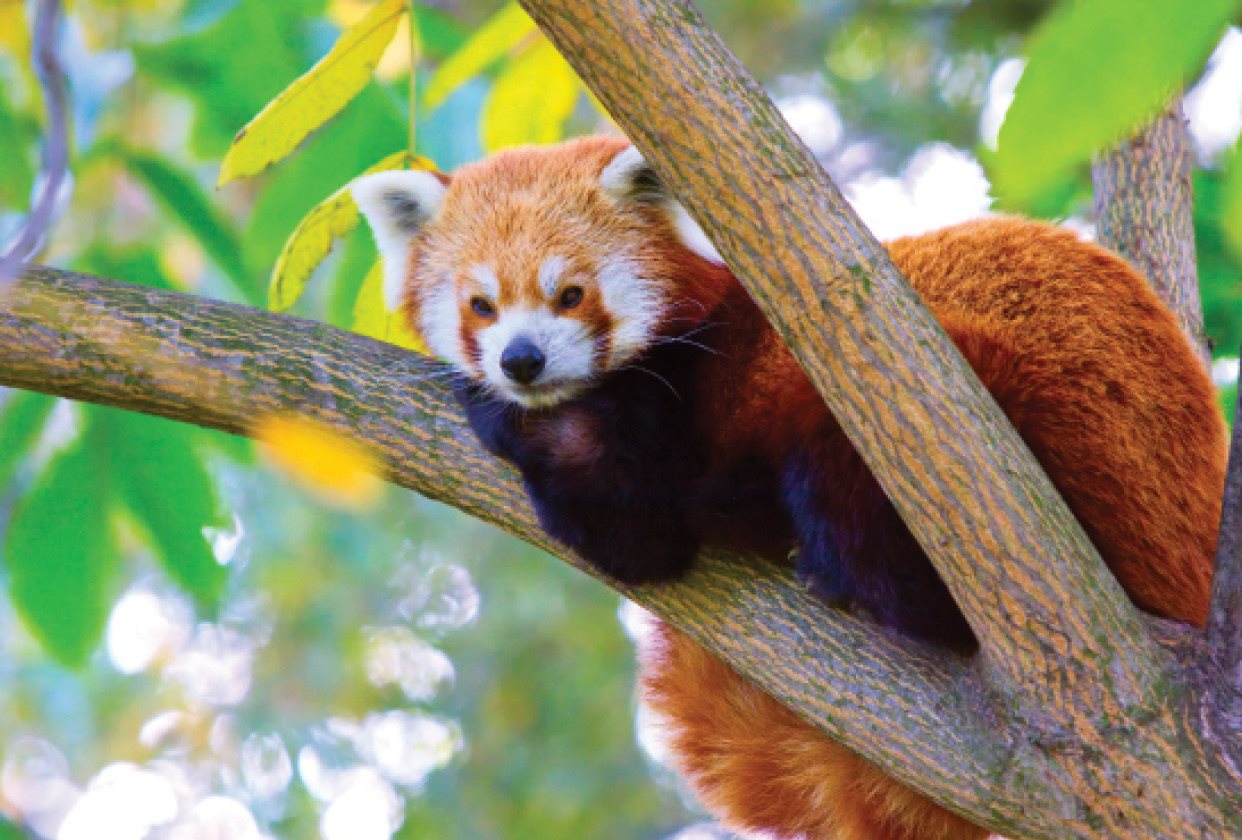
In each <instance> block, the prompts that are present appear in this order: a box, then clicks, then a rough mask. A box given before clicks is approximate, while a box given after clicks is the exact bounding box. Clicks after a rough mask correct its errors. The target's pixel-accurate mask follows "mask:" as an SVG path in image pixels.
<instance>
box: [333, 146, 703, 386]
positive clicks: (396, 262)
mask: <svg viewBox="0 0 1242 840" xmlns="http://www.w3.org/2000/svg"><path fill="white" fill-rule="evenodd" d="M352 191H353V195H354V198H355V200H356V201H357V203H358V205H359V207H360V209H362V211H363V213H364V214H365V215H366V216H367V219H368V221H369V222H370V223H371V227H372V230H373V232H374V233H375V236H376V241H377V243H378V244H379V246H380V251H381V254H382V256H383V258H384V266H385V291H386V299H387V300H388V302H389V305H390V307H392V308H396V307H397V306H403V307H404V309H405V312H406V313H407V314H408V315H409V317H410V318H411V320H412V322H413V324H414V326H415V327H416V329H417V330H418V331H419V332H420V334H421V335H422V336H423V338H424V340H425V341H426V342H427V345H428V347H429V348H430V349H431V351H432V352H433V353H435V354H436V355H437V356H440V357H441V358H443V359H445V360H447V361H449V362H450V363H452V364H453V365H455V366H456V367H457V368H458V369H460V370H461V371H462V372H464V373H466V374H467V375H468V376H470V377H471V378H473V379H474V380H476V381H477V382H480V383H482V384H485V385H486V386H488V387H489V388H490V389H491V390H493V391H494V392H495V393H497V394H499V395H501V396H503V397H505V398H506V399H509V400H511V401H513V402H515V403H519V404H521V405H523V406H526V407H529V408H543V407H548V406H553V405H556V404H558V403H561V402H563V401H565V400H567V399H570V398H572V397H574V396H575V395H577V394H579V393H581V392H582V391H583V390H584V389H586V388H588V387H589V386H590V385H591V383H592V382H594V381H595V380H596V379H598V377H599V376H601V375H603V374H605V373H607V372H608V371H611V370H616V369H618V368H621V367H624V366H625V365H626V364H628V363H631V362H633V361H634V359H635V358H636V357H637V356H638V355H640V354H641V353H642V352H643V351H644V350H645V349H646V348H647V347H649V346H650V345H651V344H652V342H653V341H655V340H657V336H659V335H661V334H663V333H664V332H667V331H668V328H669V327H670V325H671V323H672V322H673V321H675V320H680V319H677V318H674V317H672V313H674V312H675V311H678V312H679V311H680V309H681V308H682V307H683V306H684V298H685V297H686V296H687V295H688V294H689V291H688V290H687V289H686V288H684V286H685V277H684V275H685V274H686V270H687V266H691V265H692V264H694V263H695V262H696V261H697V262H698V263H700V264H706V263H705V261H706V260H714V261H716V262H715V265H718V260H719V257H717V256H716V255H715V252H714V250H712V249H711V246H710V243H708V242H707V240H706V238H705V237H703V235H702V232H701V231H698V229H697V227H694V226H693V223H692V222H690V221H689V217H688V216H686V214H685V211H684V210H682V209H681V208H680V207H679V206H678V205H676V204H675V202H673V201H672V200H671V199H668V198H667V196H666V194H665V193H663V191H662V190H661V188H660V187H659V182H658V181H657V180H656V179H655V176H654V174H653V173H652V172H651V170H650V169H649V168H648V167H647V166H646V164H645V163H643V161H642V158H641V157H640V156H639V155H638V153H637V152H636V151H635V150H633V149H632V148H631V147H629V146H628V145H627V144H625V143H624V141H620V140H613V139H606V138H589V139H587V140H580V141H574V142H571V143H566V144H562V145H560V146H551V147H545V148H524V149H515V150H511V151H509V152H505V153H502V154H500V155H497V156H495V157H493V158H490V159H488V160H485V161H482V162H480V163H477V164H473V165H471V166H468V167H464V168H463V169H461V170H459V171H458V172H457V173H456V174H455V175H454V176H453V178H452V180H451V181H448V182H447V184H446V183H445V182H444V180H442V179H441V178H440V177H438V176H435V175H433V174H431V173H427V172H382V173H377V174H374V175H369V176H365V177H364V178H361V179H359V180H358V181H356V182H355V183H354V184H353V185H352ZM698 297H701V295H699V294H697V292H696V294H695V298H696V301H697V298H698ZM695 306H696V307H697V308H698V310H702V308H703V307H702V305H701V302H696V303H695Z"/></svg>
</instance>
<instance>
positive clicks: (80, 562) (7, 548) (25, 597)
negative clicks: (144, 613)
mask: <svg viewBox="0 0 1242 840" xmlns="http://www.w3.org/2000/svg"><path fill="white" fill-rule="evenodd" d="M107 499H108V487H107V486H106V480H105V476H104V475H103V474H102V473H101V472H100V470H99V463H98V461H97V459H96V457H95V453H94V452H92V447H90V446H88V445H87V443H86V441H85V440H84V439H82V438H79V439H78V440H77V441H76V442H75V443H73V444H72V445H71V446H70V447H69V448H68V449H66V450H64V451H62V452H60V453H59V454H58V455H57V456H56V457H55V458H53V459H52V461H51V462H50V463H49V464H48V465H47V467H45V468H44V470H43V473H42V475H40V476H39V480H38V481H37V482H36V483H35V485H34V487H33V488H31V490H30V492H29V493H28V494H27V495H26V496H25V498H23V499H22V500H21V501H20V502H19V503H18V505H17V507H16V509H15V510H14V511H13V518H12V520H11V521H10V523H9V528H8V533H7V535H6V538H5V541H4V561H5V565H6V566H7V568H8V571H9V594H10V596H11V597H12V599H13V605H14V606H15V607H16V608H17V612H18V614H19V615H21V617H22V620H23V621H24V622H25V624H26V626H27V627H28V628H29V629H30V632H31V634H32V635H33V636H34V637H35V638H36V639H38V640H39V642H40V644H42V645H43V648H44V649H45V650H46V651H47V652H48V653H49V654H50V655H51V656H52V657H53V658H55V659H56V660H57V661H59V662H61V663H63V664H65V665H68V666H70V667H78V666H81V665H83V664H84V663H85V662H86V659H87V657H88V656H89V655H90V652H91V651H92V650H93V649H94V648H95V645H96V644H97V643H98V642H99V638H100V636H101V635H102V633H103V628H104V622H105V621H106V620H107V617H108V605H109V603H110V595H111V589H112V578H113V574H114V572H115V570H116V567H117V554H116V549H115V546H114V545H113V542H112V539H111V534H110V533H109V528H108V516H107V507H108V505H107Z"/></svg>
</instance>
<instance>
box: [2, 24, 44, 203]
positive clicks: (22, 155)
mask: <svg viewBox="0 0 1242 840" xmlns="http://www.w3.org/2000/svg"><path fill="white" fill-rule="evenodd" d="M3 5H4V4H3V2H0V7H2V6H3ZM16 5H17V7H18V9H19V10H20V9H21V5H22V4H20V3H18V4H16ZM0 25H3V15H2V14H0ZM37 138H38V131H37V128H36V126H35V124H34V122H33V121H32V120H30V119H28V118H26V117H25V116H24V115H22V114H19V113H17V112H16V111H15V110H13V108H12V106H11V105H10V104H9V101H8V96H7V94H6V92H5V90H4V88H3V87H0V160H2V161H4V165H3V166H0V208H4V207H10V208H14V209H22V210H24V209H25V207H26V205H27V203H28V202H29V201H30V188H31V185H32V184H33V182H34V172H35V167H34V164H33V162H32V158H33V154H32V153H33V151H34V148H35V140H36V139H37Z"/></svg>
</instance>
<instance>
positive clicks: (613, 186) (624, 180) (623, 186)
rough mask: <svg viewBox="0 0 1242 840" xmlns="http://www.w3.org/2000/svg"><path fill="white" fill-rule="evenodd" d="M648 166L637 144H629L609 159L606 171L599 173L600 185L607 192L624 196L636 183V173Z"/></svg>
mask: <svg viewBox="0 0 1242 840" xmlns="http://www.w3.org/2000/svg"><path fill="white" fill-rule="evenodd" d="M645 168H647V162H646V161H645V160H643V153H642V152H640V151H638V148H637V147H636V146H629V147H628V148H626V149H624V150H623V151H621V152H618V153H617V156H616V157H614V158H613V159H612V160H611V161H609V163H608V165H607V166H605V167H604V171H603V172H601V173H600V174H599V185H600V186H601V187H603V188H604V190H605V191H606V192H610V193H612V194H613V195H617V196H624V195H626V194H628V193H629V192H630V189H631V188H632V187H633V185H634V173H636V172H638V171H639V170H641V169H645Z"/></svg>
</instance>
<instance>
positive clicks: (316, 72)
mask: <svg viewBox="0 0 1242 840" xmlns="http://www.w3.org/2000/svg"><path fill="white" fill-rule="evenodd" d="M405 3H406V0H379V2H378V3H376V4H375V5H374V6H373V7H372V8H371V11H370V12H369V13H368V14H367V16H366V17H364V18H363V19H362V20H360V21H358V23H356V24H354V25H353V26H351V27H350V28H349V29H347V30H346V31H345V32H343V33H342V34H341V37H340V38H338V39H337V41H336V43H335V44H333V45H332V49H331V50H329V51H328V54H327V55H325V56H324V57H323V58H321V59H320V60H319V62H318V63H317V64H316V65H315V66H314V67H312V68H311V69H310V70H309V71H308V72H307V73H306V74H305V75H304V76H302V77H300V78H299V79H297V80H296V81H295V82H294V83H293V84H291V85H289V87H287V88H285V89H284V90H283V91H282V92H281V93H280V95H279V96H277V97H276V98H275V99H273V100H272V101H271V102H269V103H267V106H266V107H265V108H264V109H263V110H262V111H260V112H259V114H258V115H257V116H256V117H255V118H254V119H252V120H251V121H250V122H249V124H247V125H246V127H245V128H243V129H242V130H241V131H240V132H238V134H237V136H236V137H235V138H233V145H232V146H230V147H229V151H228V154H226V155H225V156H224V160H223V161H222V162H221V164H220V179H219V182H218V183H219V185H221V186H222V185H224V184H227V183H228V182H229V181H232V180H234V179H236V178H245V177H248V176H250V175H254V174H255V173H257V172H261V171H263V170H264V169H266V168H267V167H268V166H270V165H271V164H273V163H275V162H276V161H278V160H280V159H282V158H284V157H285V156H287V155H288V154H289V153H290V152H292V151H293V150H294V149H295V148H296V147H297V145H298V144H299V143H301V142H302V141H303V140H305V139H306V137H307V135H309V134H310V133H311V132H312V131H314V130H315V129H317V128H319V127H320V126H321V125H323V124H324V123H325V122H327V121H328V120H330V119H331V118H332V117H334V116H335V115H336V114H337V112H338V111H340V110H341V109H342V108H344V107H345V106H346V105H347V104H349V101H350V100H351V99H353V98H354V96H356V95H357V93H358V91H360V90H362V88H363V87H364V86H365V85H366V83H367V81H368V80H369V79H370V78H371V73H372V72H373V71H374V70H375V65H376V64H377V63H378V62H379V60H380V56H381V55H382V54H383V52H384V49H385V48H386V47H387V46H388V43H389V42H390V41H392V37H393V34H394V33H395V32H396V31H397V24H398V22H400V20H401V16H402V15H403V14H404V13H405Z"/></svg>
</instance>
